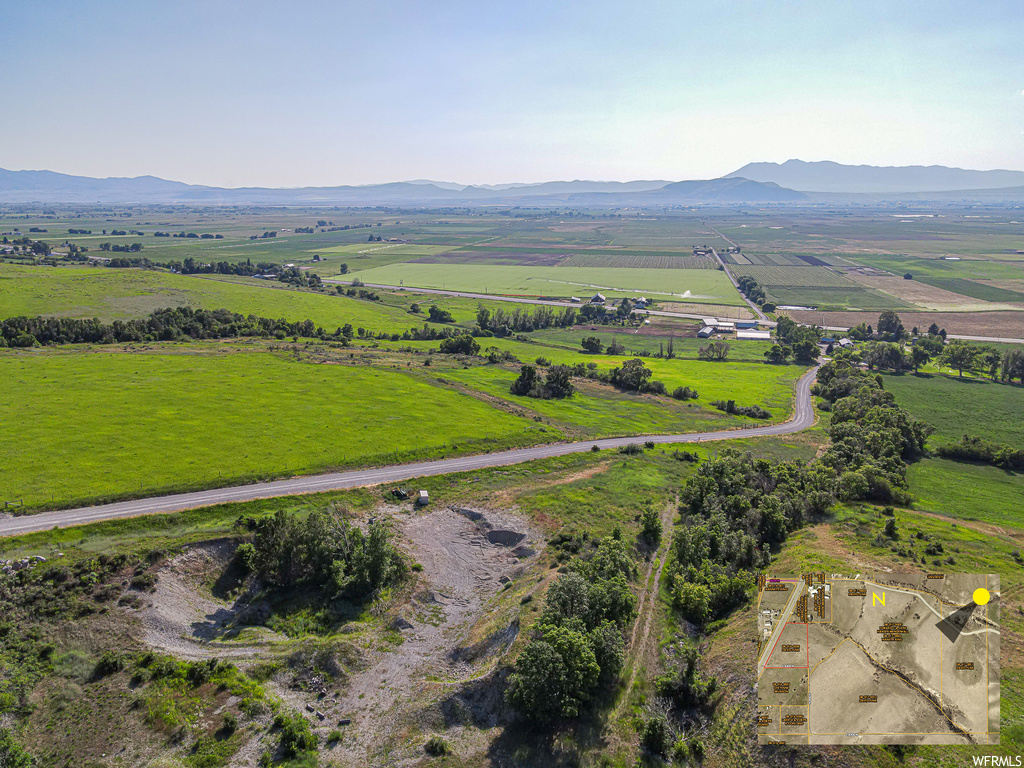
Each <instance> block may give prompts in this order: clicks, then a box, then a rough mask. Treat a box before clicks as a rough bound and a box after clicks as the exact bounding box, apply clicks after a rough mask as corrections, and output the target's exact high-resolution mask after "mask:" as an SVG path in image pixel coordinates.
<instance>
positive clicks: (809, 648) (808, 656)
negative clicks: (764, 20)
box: [765, 621, 811, 669]
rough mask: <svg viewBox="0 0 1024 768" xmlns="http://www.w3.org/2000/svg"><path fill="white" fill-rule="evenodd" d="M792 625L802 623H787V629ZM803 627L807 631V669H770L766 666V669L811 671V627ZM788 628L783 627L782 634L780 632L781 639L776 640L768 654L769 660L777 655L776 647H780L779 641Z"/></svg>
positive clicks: (807, 625) (806, 625) (805, 625)
mask: <svg viewBox="0 0 1024 768" xmlns="http://www.w3.org/2000/svg"><path fill="white" fill-rule="evenodd" d="M790 624H801V622H799V621H787V622H786V627H788V626H789V625H790ZM803 626H804V629H806V630H807V645H806V646H804V648H805V649H806V651H807V666H806V667H768V666H766V667H765V669H810V668H811V626H810V624H804V625H803ZM786 627H783V628H782V632H779V637H778V638H777V639H776V640H775V645H773V646H772V649H771V650H770V651H769V652H768V658H769V659H770V658H771V657H772V654H773V653H775V646H776V645H778V644H779V640H781V639H782V634H783V632H785V631H786Z"/></svg>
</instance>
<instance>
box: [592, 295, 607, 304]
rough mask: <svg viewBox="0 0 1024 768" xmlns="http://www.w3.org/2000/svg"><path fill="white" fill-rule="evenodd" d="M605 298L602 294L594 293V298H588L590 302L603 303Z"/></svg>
mask: <svg viewBox="0 0 1024 768" xmlns="http://www.w3.org/2000/svg"><path fill="white" fill-rule="evenodd" d="M604 302H605V298H604V295H603V294H600V293H595V294H594V298H592V299H591V300H590V303H591V304H604Z"/></svg>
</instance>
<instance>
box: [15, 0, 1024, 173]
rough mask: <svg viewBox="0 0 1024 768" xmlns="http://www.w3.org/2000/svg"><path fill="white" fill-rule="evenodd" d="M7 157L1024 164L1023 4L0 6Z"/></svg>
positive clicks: (146, 169) (260, 166) (298, 165)
mask: <svg viewBox="0 0 1024 768" xmlns="http://www.w3.org/2000/svg"><path fill="white" fill-rule="evenodd" d="M0 33H2V36H0V84H2V85H0V104H2V108H0V167H4V168H9V169H25V168H33V169H37V168H46V169H50V170H57V171H62V172H66V173H76V174H83V175H90V176H134V175H141V174H146V173H151V174H154V175H157V176H162V177H165V178H171V179H177V180H181V181H187V182H192V183H205V184H216V185H226V186H241V185H267V186H298V185H305V184H318V185H319V184H345V183H369V182H377V181H394V180H400V179H415V178H424V177H425V178H434V179H441V180H452V181H459V182H463V183H496V182H508V181H541V180H550V179H574V178H587V179H620V180H625V179H637V178H662V179H673V180H675V179H687V178H710V177H715V176H719V175H722V174H725V173H728V172H730V171H733V170H735V169H736V168H738V167H740V166H742V165H743V164H745V163H747V162H749V161H756V160H775V161H782V160H786V159H788V158H791V157H798V158H801V159H805V160H824V159H829V160H836V161H839V162H847V163H871V164H884V165H904V164H932V163H937V164H945V165H959V166H963V167H969V168H998V167H1002V168H1014V169H1021V170H1024V42H1022V41H1024V4H1022V3H1021V2H1020V0H1013V1H1011V2H998V1H993V0H986V2H983V3H968V2H963V0H957V1H956V2H935V1H930V2H900V1H898V0H884V1H882V2H874V1H873V0H856V1H855V2H837V1H836V0H824V2H823V1H822V0H816V1H815V2H779V1H778V0H775V1H773V2H759V3H743V2H715V1H714V0H711V1H709V0H703V1H702V2H682V1H680V0H672V1H670V2H604V1H603V0H586V2H575V1H574V0H562V1H561V2H553V1H552V0H543V2H533V0H514V1H511V2H506V1H505V0H475V1H473V2H447V1H446V0H422V1H421V2H387V0H383V1H380V2H365V1H364V2H359V3H350V2H344V1H342V2H338V1H337V0H336V1H335V2H301V1H299V2H287V3H285V2H273V3H270V2H261V1H260V0H244V2H220V1H218V0H204V1H202V2H193V1H192V0H173V1H169V0H159V1H158V2H155V1H151V0H121V1H120V2H116V1H114V0H64V1H61V0H32V1H31V2H29V1H28V0H24V1H16V0H4V1H3V2H0Z"/></svg>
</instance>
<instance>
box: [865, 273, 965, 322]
mask: <svg viewBox="0 0 1024 768" xmlns="http://www.w3.org/2000/svg"><path fill="white" fill-rule="evenodd" d="M846 276H847V277H848V278H850V279H851V280H855V281H856V282H858V283H860V284H861V285H863V286H866V287H868V288H875V289H877V290H879V291H882V292H883V293H887V294H889V295H890V296H895V297H896V298H898V299H903V300H904V301H909V302H910V303H911V304H916V305H918V306H919V307H923V308H925V309H933V310H951V311H954V312H955V311H957V309H959V308H962V307H976V306H977V305H978V304H979V301H978V300H977V299H972V298H970V297H969V296H961V295H960V294H959V293H953V292H952V291H947V290H945V289H943V288H936V287H934V286H931V285H928V284H927V283H922V282H919V281H917V280H904V279H903V278H902V277H895V276H892V275H886V276H884V277H882V276H877V275H864V274H861V273H859V272H847V273H846ZM981 303H983V302H981Z"/></svg>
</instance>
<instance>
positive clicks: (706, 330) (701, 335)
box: [697, 325, 715, 339]
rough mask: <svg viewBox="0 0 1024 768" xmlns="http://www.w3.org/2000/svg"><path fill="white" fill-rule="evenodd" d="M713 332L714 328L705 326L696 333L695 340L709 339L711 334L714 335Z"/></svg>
mask: <svg viewBox="0 0 1024 768" xmlns="http://www.w3.org/2000/svg"><path fill="white" fill-rule="evenodd" d="M714 332H715V329H714V328H712V327H711V326H710V325H705V326H704V327H703V328H701V329H700V330H699V331H697V338H698V339H707V338H710V337H711V334H712V333H714Z"/></svg>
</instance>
